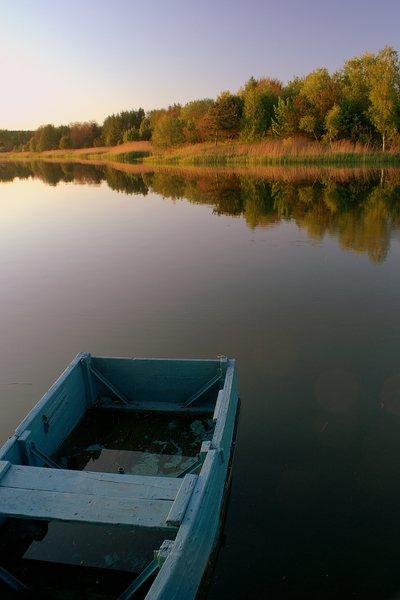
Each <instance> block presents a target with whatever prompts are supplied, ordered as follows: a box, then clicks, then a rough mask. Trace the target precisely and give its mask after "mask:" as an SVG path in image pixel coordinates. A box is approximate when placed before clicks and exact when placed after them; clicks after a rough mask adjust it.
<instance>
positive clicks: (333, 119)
mask: <svg viewBox="0 0 400 600" xmlns="http://www.w3.org/2000/svg"><path fill="white" fill-rule="evenodd" d="M0 125H1V123H0ZM296 137H299V138H305V139H309V140H315V141H318V142H320V143H323V144H326V145H330V144H332V143H333V142H335V141H338V140H348V141H350V142H353V143H361V144H363V145H366V146H369V147H372V148H376V149H378V148H380V149H381V150H382V151H385V150H387V149H389V148H391V149H395V150H396V151H397V150H398V149H399V148H400V65H399V58H398V53H397V51H396V50H394V48H392V47H389V46H385V47H384V48H383V49H382V50H380V51H379V52H377V53H376V54H374V53H371V52H366V53H364V54H362V55H361V56H360V57H354V58H352V59H349V60H347V61H345V63H344V65H343V67H342V68H341V69H340V70H339V71H337V72H335V73H333V74H332V75H330V74H329V72H328V70H327V69H326V68H318V69H316V70H314V71H312V72H311V73H309V74H308V75H307V76H305V77H294V78H293V79H292V80H291V81H289V82H287V83H286V84H284V83H283V82H281V81H279V80H278V79H272V78H269V77H261V78H259V79H255V78H254V77H250V79H249V80H248V81H247V82H245V84H244V85H243V86H242V87H241V88H240V89H239V90H238V91H237V92H236V93H231V92H228V91H224V92H222V93H221V94H220V95H219V96H218V97H217V98H216V99H215V100H213V99H210V98H205V99H201V100H194V101H192V102H188V103H187V104H185V105H183V106H182V105H181V104H174V105H173V106H168V107H167V108H161V109H157V110H150V111H145V110H144V109H143V108H139V109H137V110H126V111H122V112H120V113H118V114H112V115H109V116H107V117H106V118H105V120H104V122H103V124H102V125H99V124H98V123H97V122H96V121H86V122H78V121H77V122H73V123H70V124H68V125H59V126H55V125H53V124H46V125H42V126H40V127H39V128H38V129H36V130H35V131H10V130H7V129H0V151H3V152H7V151H14V152H43V151H46V150H57V149H62V150H68V149H78V148H91V147H103V146H107V147H109V146H117V145H119V144H122V143H124V142H129V141H140V140H147V141H150V142H151V144H152V145H153V146H154V147H160V148H168V147H172V146H184V145H189V144H199V143H203V142H212V143H213V144H215V145H218V143H224V142H232V141H239V142H241V143H244V144H252V143H260V142H261V143H262V142H263V141H264V140H271V139H274V138H275V139H276V138H279V139H281V140H288V139H293V138H296Z"/></svg>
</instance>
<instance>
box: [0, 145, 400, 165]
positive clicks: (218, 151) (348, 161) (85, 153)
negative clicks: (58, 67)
mask: <svg viewBox="0 0 400 600" xmlns="http://www.w3.org/2000/svg"><path fill="white" fill-rule="evenodd" d="M1 160H4V161H25V160H45V161H46V160H49V161H50V160H51V161H57V160H63V161H65V160H70V161H82V162H93V161H96V162H97V161H102V162H103V161H106V162H108V163H127V164H138V163H141V164H146V165H157V166H158V165H160V166H161V165H166V166H190V167H207V166H208V167H213V166H214V167H231V168H232V167H268V166H281V167H286V166H288V167H293V166H303V167H309V166H326V167H329V166H332V167H334V166H336V167H337V166H341V167H349V168H354V167H374V168H380V167H382V168H383V167H388V166H391V167H400V151H390V150H389V151H386V152H382V151H379V150H375V149H373V148H369V147H365V146H361V145H360V144H351V143H348V142H336V143H334V144H332V145H331V146H325V145H323V144H320V143H317V142H309V141H305V140H302V139H300V140H298V139H295V140H289V141H288V140H268V141H266V142H262V143H258V144H241V143H239V142H226V143H224V144H220V145H218V146H215V145H214V144H211V143H202V144H193V145H187V146H180V147H173V148H169V149H165V148H164V149H161V148H155V147H154V146H152V145H151V143H150V142H127V143H125V144H120V145H118V146H111V147H105V146H102V147H97V148H96V147H94V148H79V149H75V150H68V151H65V150H47V151H44V152H2V153H0V161H1Z"/></svg>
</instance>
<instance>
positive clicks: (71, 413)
mask: <svg viewBox="0 0 400 600" xmlns="http://www.w3.org/2000/svg"><path fill="white" fill-rule="evenodd" d="M82 356H84V355H83V354H79V355H78V356H77V357H76V358H75V360H74V361H73V362H72V363H71V364H70V365H69V367H68V368H67V369H66V370H65V371H64V373H63V374H62V375H61V377H59V379H58V380H57V381H56V383H55V384H54V385H53V386H52V387H51V388H50V390H49V391H48V392H46V394H45V395H44V396H43V398H42V399H41V400H40V401H39V402H38V403H37V404H36V406H35V407H34V408H33V409H32V410H31V412H30V413H29V414H28V416H27V417H26V418H25V419H24V420H23V421H22V423H21V424H20V425H19V426H18V427H17V429H16V431H15V435H14V436H13V437H12V438H11V439H10V440H8V442H6V444H4V446H3V448H2V449H1V450H0V459H2V460H9V461H10V462H12V463H14V464H30V465H34V466H35V465H42V464H43V461H41V459H39V458H37V457H36V456H35V455H34V454H32V453H31V452H30V451H29V443H30V442H32V441H33V442H34V444H35V446H36V448H37V449H38V450H40V451H41V452H42V453H44V454H45V455H47V456H50V455H51V454H52V453H53V452H54V451H55V450H56V449H57V448H58V446H59V445H60V444H61V442H62V441H63V440H64V438H65V437H66V436H67V435H68V434H69V433H70V432H71V431H72V429H73V428H74V427H75V425H76V424H77V422H78V421H79V419H80V418H81V417H82V416H83V414H84V412H85V410H86V404H87V403H86V392H85V385H84V379H83V374H82V366H81V362H80V361H81V358H82ZM28 432H30V433H28ZM20 450H22V451H20ZM24 455H25V456H24Z"/></svg>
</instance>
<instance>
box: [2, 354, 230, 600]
mask: <svg viewBox="0 0 400 600" xmlns="http://www.w3.org/2000/svg"><path fill="white" fill-rule="evenodd" d="M238 410H239V399H238V390H237V377H236V369H235V361H234V360H230V359H228V358H226V357H223V356H221V357H218V358H217V359H210V360H208V359H202V360H196V359H184V360H178V359H132V358H110V357H95V356H91V355H90V354H88V353H80V354H78V356H77V357H76V358H75V360H74V361H73V362H72V363H71V364H70V365H69V367H68V368H67V369H66V371H65V372H64V373H63V374H62V375H61V377H60V378H59V379H58V380H57V382H56V383H55V384H54V385H53V386H52V387H51V389H50V390H49V391H48V392H47V393H46V394H45V395H44V396H43V398H42V399H41V400H40V401H39V402H38V404H37V405H36V406H35V407H34V408H33V409H32V411H31V412H30V413H29V414H28V416H27V417H26V418H25V419H24V420H23V421H22V423H21V424H20V425H19V426H18V427H17V429H16V431H15V434H14V435H13V436H12V437H11V438H9V440H8V441H7V442H6V443H5V444H4V446H3V447H2V448H1V449H0V523H1V526H0V539H1V540H2V544H3V546H2V548H3V552H0V594H1V591H2V590H3V588H4V589H7V590H10V593H14V592H13V590H18V591H21V590H22V591H25V592H27V591H28V590H29V589H31V590H33V592H34V593H36V594H38V593H41V592H43V594H42V596H41V597H57V596H56V595H54V596H51V595H50V596H46V594H48V593H50V592H48V591H46V590H47V587H46V590H44V587H45V586H44V585H43V590H38V589H37V587H36V588H35V585H36V586H37V583H36V584H35V583H33V584H32V583H31V581H24V580H23V576H24V574H25V573H27V572H28V571H29V569H28V570H27V569H26V566H25V567H23V568H22V567H21V565H22V563H24V561H25V563H26V562H29V552H31V547H32V546H35V545H36V546H39V545H40V544H41V542H40V541H39V542H38V539H39V540H40V539H41V538H44V539H45V538H46V534H47V535H48V531H49V529H50V527H52V526H53V523H61V524H63V526H65V525H68V526H69V527H71V526H76V525H77V524H79V525H83V526H92V525H96V526H99V525H100V526H102V527H106V528H108V530H112V531H114V532H115V531H122V530H124V531H128V532H129V533H135V532H139V533H138V535H140V536H141V538H143V535H144V534H145V533H146V534H147V535H149V534H154V532H156V533H157V535H158V536H159V535H161V536H162V537H163V538H164V540H163V541H162V543H161V544H160V545H159V547H156V548H153V550H154V554H153V560H150V562H149V564H148V565H147V566H146V567H145V568H143V569H141V572H140V573H139V574H137V575H136V577H135V578H134V579H133V577H134V575H133V573H131V572H128V573H125V575H124V577H125V579H124V577H122V578H121V582H120V583H121V585H122V581H124V582H125V583H124V588H123V590H122V592H121V590H120V591H117V593H115V590H114V597H115V598H119V600H128V599H129V598H136V597H137V595H136V594H139V597H142V598H143V597H144V594H145V598H146V600H156V599H157V600H160V599H168V600H171V599H185V600H189V599H190V598H195V597H196V596H197V594H198V593H199V590H201V588H202V584H203V583H204V578H205V573H206V572H207V567H208V565H209V564H210V559H211V557H212V555H213V552H215V549H216V545H217V540H218V536H219V533H220V530H221V521H222V514H223V507H224V503H225V502H226V499H227V493H228V484H229V479H230V473H231V465H232V459H233V451H234V448H235V438H236V426H237V418H238ZM115 415H117V416H115ZM149 418H150V419H155V421H156V422H159V421H160V420H161V421H162V422H163V423H164V425H165V428H166V431H164V433H163V434H162V435H163V436H164V438H165V437H166V436H168V435H172V434H171V431H175V432H176V430H178V434H179V429H180V427H181V425H179V423H180V422H181V421H182V420H183V421H184V423H185V427H186V432H185V434H184V435H183V437H184V438H185V437H186V438H187V437H188V431H189V433H190V432H191V433H190V435H191V434H193V432H194V431H195V430H196V427H197V429H198V430H200V432H201V435H200V437H199V436H197V438H196V439H195V442H196V444H197V447H196V448H195V452H194V453H192V454H194V455H192V456H189V457H188V456H184V455H183V454H182V452H181V449H180V447H179V446H178V443H177V442H176V440H175V441H174V440H173V442H172V444H173V449H174V448H175V449H176V452H175V454H174V452H173V451H172V452H171V449H170V450H168V451H167V454H166V457H165V455H164V454H163V452H162V451H160V444H164V446H163V448H164V447H165V444H167V446H168V443H169V442H168V440H165V439H164V440H162V439H161V440H157V439H154V437H153V439H150V438H151V435H150V434H149V431H151V428H150V430H148V429H146V432H147V433H146V434H145V435H143V431H142V432H141V433H140V432H139V434H138V437H139V438H140V439H141V437H142V438H143V437H144V438H146V439H147V441H146V444H147V447H144V446H143V444H142V446H141V447H140V448H139V449H138V448H137V447H136V446H135V443H136V442H135V440H136V434H135V426H137V427H138V428H139V429H140V428H141V429H142V430H143V421H145V422H146V427H147V424H148V422H149ZM96 419H97V420H96ZM157 419H158V421H157ZM165 419H167V420H165ZM171 419H172V421H171ZM93 420H94V422H95V425H94V427H92V428H90V425H88V423H90V422H91V421H93ZM100 421H101V422H102V423H103V430H104V431H103V433H102V432H101V426H100V425H99V423H100ZM117 421H118V423H120V422H122V423H123V424H127V426H128V430H129V435H128V434H123V435H122V437H124V436H125V437H124V439H123V440H122V441H121V439H115V440H113V441H111V442H110V441H109V438H107V435H108V433H109V431H110V430H113V427H114V425H113V424H114V422H117ZM141 423H142V425H141ZM171 423H172V424H171ZM188 423H189V425H190V426H189V427H188ZM104 424H105V426H104ZM177 424H178V425H177ZM158 425H159V423H158ZM118 427H119V425H118ZM165 428H164V429H165ZM114 429H115V428H114ZM157 435H158V434H157ZM190 435H189V437H190ZM112 436H114V438H115V437H116V435H115V432H114V430H113V431H112ZM85 437H88V438H89V440H88V441H85V439H84V438H85ZM117 437H118V436H117ZM128 438H129V439H131V440H134V442H133V443H132V444H129V443H127V442H126V440H127V439H128ZM71 440H72V441H71ZM104 440H105V441H104ZM107 440H108V441H107ZM88 443H89V445H88ZM113 444H114V447H113ZM115 444H116V446H115ZM146 444H145V445H146ZM157 444H158V446H157ZM193 444H194V442H193V441H192V442H190V445H191V446H193ZM196 444H194V445H195V446H196ZM78 446H79V447H78ZM71 448H72V451H71ZM132 448H136V449H135V450H132ZM93 457H95V458H93ZM100 458H103V462H102V461H101V460H100ZM97 459H99V460H97ZM97 463H98V464H97ZM146 465H147V467H146ZM155 465H156V468H155ZM160 465H161V467H160ZM146 468H147V471H146ZM149 473H150V474H149ZM10 524H11V525H10ZM54 526H55V525H54ZM41 527H42V533H41V534H40V535H39V536H38V533H37V529H38V528H39V529H40V528H41ZM24 528H25V529H28V530H30V531H32V528H33V531H34V532H35V533H34V534H32V536H31V537H29V535H28V534H25V533H24V534H23V535H19V534H18V535H19V539H20V540H23V542H24V543H23V544H22V545H23V556H22V557H19V558H15V556H16V551H15V548H14V546H12V544H14V545H15V538H16V537H18V535H16V534H15V531H19V532H20V531H21V529H22V531H24ZM94 529H95V530H96V532H98V531H99V529H98V527H96V528H94ZM10 531H11V532H14V533H12V534H11V537H12V540H13V541H12V542H10V541H9V540H10V533H9V532H10ZM7 532H8V534H7ZM3 534H4V535H3ZM63 535H64V534H63ZM35 536H36V537H35ZM32 539H33V541H32ZM7 540H8V541H7ZM63 540H64V537H63ZM72 543H73V544H75V542H74V541H73V542H72ZM96 543H97V542H96ZM9 544H10V546H9ZM92 545H93V544H92ZM94 545H96V544H94ZM11 546H12V548H11ZM59 546H60V539H58V540H57V543H56V544H55V545H54V548H55V550H53V551H52V553H53V554H54V553H56V550H58V547H59ZM0 549H1V548H0ZM27 555H28V559H27V558H26V556H27ZM24 557H25V558H24ZM33 558H34V559H36V557H35V554H34V555H33ZM43 560H46V559H43V558H39V560H33V563H34V564H35V565H36V567H35V569H34V570H39V567H38V565H39V564H40V565H41V564H43V563H42V562H39V561H43ZM50 560H54V561H55V562H56V561H57V558H53V559H52V558H50ZM31 562H32V561H31ZM67 562H68V561H67ZM82 562H83V560H82ZM74 568H75V567H74ZM53 570H54V563H53V565H52V568H51V569H49V568H48V570H47V573H48V574H49V573H50V572H53ZM128 571H129V569H128ZM21 573H22V575H21ZM96 577H97V579H96V583H97V584H98V583H99V580H98V571H96ZM126 577H129V581H130V583H129V584H128V585H127V586H126V587H125V585H126ZM132 579H133V581H132ZM143 590H145V591H143ZM103 591H104V590H103ZM45 592H46V593H45ZM96 593H97V594H98V589H97V590H96ZM2 597H3V596H2ZM76 597H78V596H76ZM85 597H88V596H85ZM89 597H90V595H89ZM93 597H96V598H97V597H108V596H107V595H106V594H103V596H98V595H93ZM110 597H111V596H110Z"/></svg>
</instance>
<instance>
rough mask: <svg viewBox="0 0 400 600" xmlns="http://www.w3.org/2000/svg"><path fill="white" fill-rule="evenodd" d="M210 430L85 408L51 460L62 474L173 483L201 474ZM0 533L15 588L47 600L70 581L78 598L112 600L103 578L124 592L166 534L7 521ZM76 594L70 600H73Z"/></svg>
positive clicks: (210, 425) (192, 420) (206, 422)
mask: <svg viewBox="0 0 400 600" xmlns="http://www.w3.org/2000/svg"><path fill="white" fill-rule="evenodd" d="M214 427H215V424H214V422H213V420H212V414H210V415H206V416H205V415H204V414H201V415H196V414H190V415H177V414H172V415H171V414H169V415H165V414H154V413H152V414H148V413H145V412H133V411H130V410H123V409H122V410H121V409H119V410H112V409H98V408H91V409H88V410H87V411H86V412H85V414H84V416H83V417H82V419H81V420H80V421H79V423H78V424H77V426H76V427H75V428H74V429H73V431H72V432H71V433H70V435H69V436H68V437H67V438H66V439H65V441H64V442H63V444H62V445H61V446H60V447H59V448H58V450H57V451H56V452H55V453H54V454H53V455H52V456H51V459H52V460H53V461H54V462H55V463H57V464H58V465H59V466H60V467H61V468H63V469H72V470H87V471H98V472H108V473H120V474H121V477H123V476H124V474H134V475H152V476H159V477H179V476H183V475H184V474H185V473H186V472H190V471H192V472H196V470H197V469H199V468H200V463H199V452H200V448H201V444H202V442H203V441H207V440H210V439H211V437H212V434H213V431H214ZM2 531H3V534H4V535H3V536H2V538H1V540H0V564H1V565H3V566H4V567H5V568H7V567H9V569H10V571H12V572H13V573H16V574H18V577H19V578H20V580H21V581H25V582H27V583H29V581H31V580H32V578H33V579H34V580H35V585H34V587H35V588H36V589H43V597H46V593H48V594H49V595H48V597H51V598H53V597H54V598H56V597H58V595H57V594H58V593H61V594H65V593H68V592H65V590H66V589H70V581H71V577H72V578H73V579H74V580H76V581H80V583H79V586H78V587H79V588H80V589H81V590H82V593H83V591H84V590H85V589H87V590H88V589H91V590H92V591H93V590H96V589H99V590H100V588H101V590H102V591H101V593H100V595H99V596H98V595H97V594H96V596H95V597H96V598H108V597H110V598H111V597H115V591H116V588H115V587H114V589H113V590H111V589H110V590H109V591H108V592H107V586H108V583H107V581H108V580H110V585H111V581H112V579H110V572H111V571H112V572H113V573H114V575H117V573H116V572H119V575H118V578H117V579H118V580H119V582H120V583H121V591H123V590H124V589H125V587H126V585H127V581H129V582H130V581H131V576H130V579H129V576H128V574H129V573H140V572H141V571H142V570H143V569H144V568H145V567H146V565H148V564H149V562H150V561H151V560H152V559H153V554H154V550H155V549H157V548H159V547H160V546H161V544H162V542H163V540H164V539H165V537H166V533H165V531H143V530H135V529H130V528H118V527H106V526H99V525H87V524H76V523H60V522H46V521H44V522H43V521H33V520H31V521H30V520H19V519H11V518H9V519H7V520H6V523H4V524H3V527H2ZM175 535H176V534H175V533H174V532H171V533H170V534H168V537H169V539H174V538H175ZM10 539H11V540H12V542H11V545H10ZM5 540H7V541H5ZM11 546H12V547H11ZM48 563H51V567H50V568H49V565H48ZM78 567H79V568H80V569H78ZM75 570H77V571H76V573H75ZM107 573H108V574H107ZM68 574H69V575H68ZM127 576H128V579H127ZM38 578H39V579H40V583H39V582H38ZM77 578H78V579H77ZM114 584H115V582H114ZM75 587H76V585H74V588H75ZM117 587H118V586H117ZM46 589H48V592H46ZM145 589H146V588H144V590H143V591H145ZM57 590H59V591H57ZM1 591H3V590H2V589H1ZM5 593H6V594H9V596H8V595H7V596H5V597H10V598H12V597H14V596H13V593H14V592H12V591H9V590H6V591H5ZM76 593H77V592H74V596H71V598H72V597H74V598H78V597H79V596H77V595H76ZM2 597H3V596H2ZM60 597H61V596H60ZM62 597H63V598H64V597H65V596H62ZM68 597H69V596H68ZM82 597H84V596H82ZM135 597H136V596H135ZM139 597H140V596H139Z"/></svg>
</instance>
